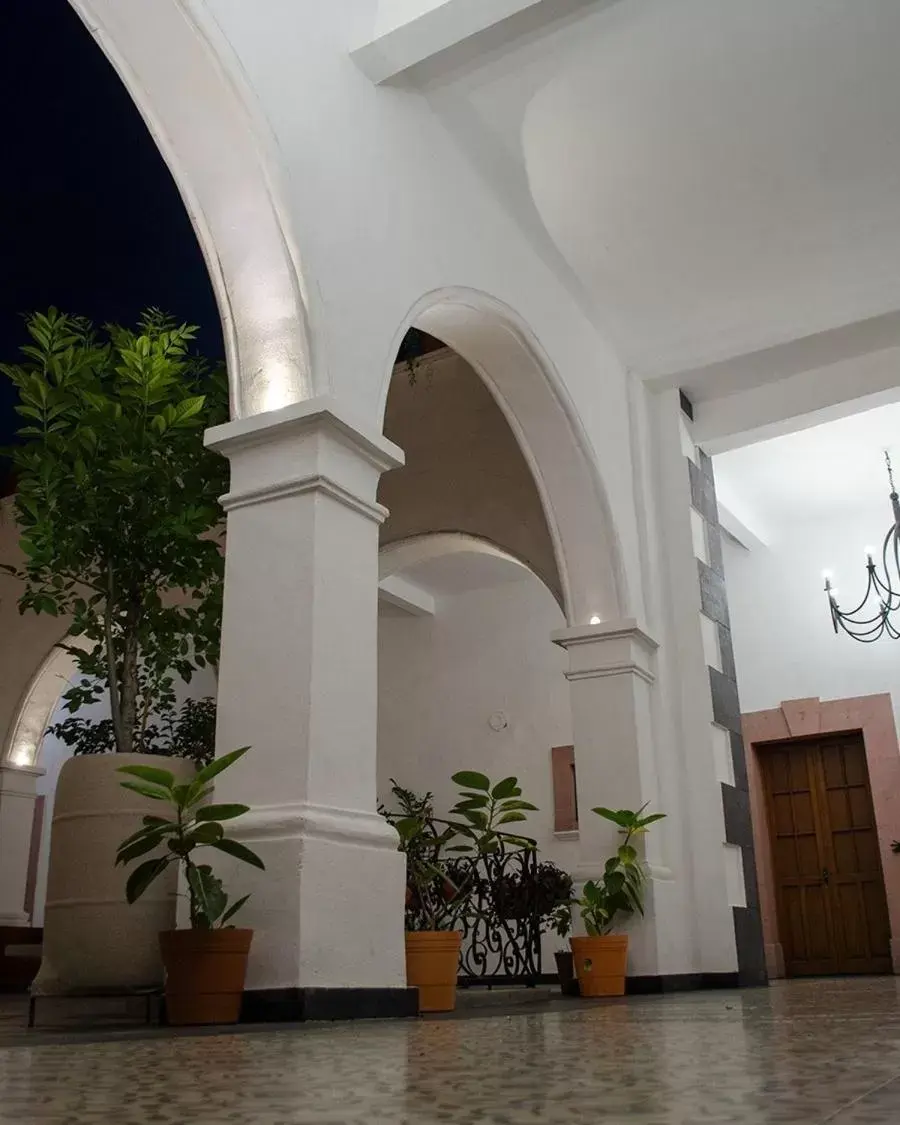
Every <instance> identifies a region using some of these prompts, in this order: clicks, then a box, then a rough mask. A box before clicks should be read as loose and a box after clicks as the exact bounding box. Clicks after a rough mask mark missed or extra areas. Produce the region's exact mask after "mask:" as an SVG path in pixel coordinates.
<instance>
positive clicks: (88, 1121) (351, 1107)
mask: <svg viewBox="0 0 900 1125" xmlns="http://www.w3.org/2000/svg"><path fill="white" fill-rule="evenodd" d="M8 1010H9V1009H7V1011H8ZM5 1022H6V1026H7V1034H6V1036H5V1038H4V1035H3V1033H2V1032H0V1125H31V1123H34V1125H101V1123H102V1125H108V1123H110V1125H220V1123H221V1125H226V1123H227V1125H339V1123H347V1125H356V1123H362V1122H365V1123H378V1125H380V1123H385V1125H414V1123H415V1125H430V1123H433V1122H434V1123H436V1122H452V1123H454V1125H519V1123H522V1125H524V1123H536V1122H541V1123H545V1125H552V1123H556V1122H559V1123H560V1125H569V1123H575V1122H579V1123H580V1122H585V1123H587V1122H591V1123H597V1122H601V1123H606V1125H705V1123H710V1125H731V1123H733V1125H825V1123H828V1125H887V1123H891V1125H898V1123H900V987H898V982H895V980H894V979H893V978H878V979H863V980H835V981H796V982H791V983H782V984H776V985H773V986H772V987H770V988H769V989H754V990H750V991H745V992H706V993H692V994H682V995H674V996H667V997H641V998H633V999H629V1000H625V1001H614V1002H607V1003H602V1004H599V1005H598V1006H596V1007H583V1006H579V1007H577V1008H574V1009H571V1010H562V1009H558V1008H557V1009H551V1010H548V1011H542V1012H540V1013H539V1012H537V1011H531V1010H530V1009H529V1008H527V1007H526V1008H523V1010H522V1013H521V1014H516V1015H504V1016H485V1018H470V1019H464V1020H450V1021H437V1022H425V1021H419V1020H408V1021H397V1022H391V1023H357V1024H333V1025H321V1024H320V1025H313V1024H308V1025H305V1026H303V1027H301V1028H299V1029H295V1030H287V1031H276V1032H272V1031H266V1032H262V1033H248V1034H238V1035H234V1034H231V1035H215V1036H204V1037H178V1038H174V1037H167V1036H159V1035H157V1036H156V1037H153V1038H140V1039H137V1038H130V1037H119V1038H116V1037H115V1035H116V1033H115V1032H108V1033H107V1041H105V1042H89V1041H86V1040H85V1038H84V1037H79V1036H76V1035H70V1036H69V1041H67V1042H65V1043H60V1042H57V1041H54V1040H53V1037H52V1035H51V1034H49V1033H42V1032H38V1033H37V1034H34V1035H32V1036H31V1037H30V1038H29V1039H27V1040H24V1041H23V1038H22V1035H21V1032H20V1031H17V1032H16V1034H12V1029H11V1027H10V1023H9V1020H8V1019H7V1021H5ZM120 1034H121V1033H120ZM110 1036H113V1038H110ZM23 1042H24V1043H25V1045H23Z"/></svg>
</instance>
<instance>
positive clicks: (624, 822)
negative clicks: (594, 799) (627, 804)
mask: <svg viewBox="0 0 900 1125" xmlns="http://www.w3.org/2000/svg"><path fill="white" fill-rule="evenodd" d="M591 812H595V813H596V814H597V816H602V817H603V819H604V820H609V821H612V823H613V824H617V825H618V826H619V827H620V828H627V827H628V826H629V824H630V823H631V820H630V817H631V816H633V815H634V814H633V813H629V812H628V810H627V809H619V810H618V811H614V810H613V809H604V808H597V809H591Z"/></svg>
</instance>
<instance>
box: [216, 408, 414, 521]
mask: <svg viewBox="0 0 900 1125" xmlns="http://www.w3.org/2000/svg"><path fill="white" fill-rule="evenodd" d="M205 444H206V446H207V448H209V449H215V450H216V451H217V452H218V453H221V454H222V455H223V456H224V457H227V458H228V460H229V461H230V462H231V488H230V490H229V491H228V493H227V494H226V495H225V496H223V497H222V506H223V507H224V508H225V510H226V511H232V510H234V509H235V508H243V507H248V506H251V505H256V504H264V503H267V502H269V501H273V500H281V499H284V498H286V497H289V496H300V495H303V494H307V493H311V492H324V493H325V494H327V495H329V496H330V497H331V498H332V499H334V500H337V501H338V502H340V503H343V504H345V505H346V506H347V507H350V508H353V509H355V510H356V511H358V512H359V513H360V514H361V515H364V516H368V517H369V518H370V519H372V520H374V521H375V522H378V523H380V522H381V521H382V520H383V519H384V516H385V514H386V513H385V511H384V509H383V508H381V506H380V505H378V504H376V503H375V493H376V490H377V487H378V480H379V477H380V476H381V474H382V473H383V472H386V471H387V470H388V469H396V468H399V467H400V466H401V465H402V464H403V462H404V456H403V452H402V450H400V449H399V448H398V447H397V446H396V445H394V443H393V442H391V441H388V440H387V438H385V437H384V436H383V435H382V434H379V433H377V432H376V431H374V430H369V429H368V428H367V427H366V426H365V425H363V424H361V423H360V422H359V421H358V420H357V419H355V418H353V416H352V413H350V412H348V411H347V409H346V407H345V406H344V405H343V404H341V403H338V402H337V400H336V399H333V398H331V397H330V396H329V397H320V398H314V399H307V400H306V401H305V402H298V403H294V404H293V405H291V406H286V407H284V408H283V409H282V410H274V411H272V412H270V413H267V414H257V415H254V416H253V417H251V418H240V419H237V420H235V421H233V422H226V423H225V424H224V425H222V426H214V427H213V428H212V429H210V430H207V432H206V436H205Z"/></svg>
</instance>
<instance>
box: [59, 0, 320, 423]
mask: <svg viewBox="0 0 900 1125" xmlns="http://www.w3.org/2000/svg"><path fill="white" fill-rule="evenodd" d="M70 3H71V4H72V6H73V8H74V9H75V10H76V12H77V13H78V15H79V16H80V17H81V19H82V20H83V21H84V23H85V25H86V26H87V27H88V29H89V30H90V32H91V34H92V35H93V36H94V38H95V39H96V41H97V43H98V44H99V45H100V47H101V49H102V50H103V52H104V53H105V54H106V56H107V58H108V59H109V61H110V62H111V64H112V65H113V67H114V68H115V70H116V71H117V73H118V74H119V76H120V78H121V79H122V81H123V82H124V84H125V86H126V87H127V89H128V92H129V93H130V94H131V97H132V98H133V100H134V102H135V104H136V105H137V107H138V109H139V111H140V113H141V115H142V116H143V118H144V121H145V122H146V124H147V128H148V129H149V130H150V133H151V135H152V136H153V139H154V141H155V142H156V144H157V146H158V148H159V150H160V152H161V153H162V156H163V159H164V160H165V161H166V164H167V165H168V167H169V170H170V172H171V173H172V176H173V178H174V180H175V182H176V184H177V185H178V189H179V191H180V192H181V196H182V199H183V200H184V204H185V207H186V208H187V211H188V214H189V215H190V218H191V222H192V224H193V226H194V230H195V232H196V235H197V239H198V241H199V243H200V246H201V248H202V250H203V255H204V257H205V259H206V265H207V268H208V270H209V274H210V278H211V280H212V284H213V288H214V290H215V294H216V300H217V302H218V305H219V312H220V315H221V318H222V328H223V335H224V338H225V348H226V353H227V354H226V359H227V362H228V371H229V378H230V383H231V399H232V407H231V409H232V415H233V416H234V417H243V416H246V415H252V414H260V413H262V412H264V411H268V410H276V409H278V408H279V407H282V406H287V405H289V404H290V403H294V402H299V401H301V400H303V399H306V398H310V397H311V396H312V395H313V394H316V393H322V392H323V391H324V390H325V389H326V388H323V387H318V386H316V385H315V383H314V379H313V375H312V367H311V361H310V355H309V346H308V333H307V324H306V302H305V299H304V294H303V290H302V281H301V274H300V270H299V268H298V259H297V254H296V251H295V248H294V246H293V245H292V241H291V237H290V234H289V223H288V221H287V218H286V208H285V206H284V204H283V203H282V200H281V189H280V186H279V183H278V177H277V175H276V172H275V168H274V161H273V160H272V159H271V158H270V156H269V155H268V153H267V152H266V151H265V149H266V148H267V147H268V131H267V127H266V125H265V124H264V122H263V121H262V119H261V115H260V114H258V113H257V111H256V110H255V108H254V103H253V100H252V95H250V93H249V91H248V90H247V89H246V88H245V84H244V82H243V79H242V76H241V74H240V68H239V65H238V64H237V62H236V60H234V59H233V58H232V57H231V53H230V48H229V47H228V45H227V44H226V42H225V39H224V36H222V35H221V34H219V33H218V32H217V30H216V28H215V26H214V24H213V23H212V21H211V19H210V18H209V16H207V15H201V7H200V5H198V4H196V3H195V2H194V0H129V2H128V3H125V4H123V3H121V0H70Z"/></svg>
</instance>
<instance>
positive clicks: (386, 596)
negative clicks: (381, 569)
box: [378, 574, 434, 617]
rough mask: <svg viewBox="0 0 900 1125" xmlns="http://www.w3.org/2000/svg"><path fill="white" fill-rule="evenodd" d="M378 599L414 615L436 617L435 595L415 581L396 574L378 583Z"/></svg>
mask: <svg viewBox="0 0 900 1125" xmlns="http://www.w3.org/2000/svg"><path fill="white" fill-rule="evenodd" d="M378 600H379V601H382V602H387V603H388V604H389V605H393V606H396V607H397V608H398V609H404V610H406V612H407V613H409V614H411V615H412V616H413V617H434V597H433V596H432V595H431V594H429V593H428V591H427V590H423V589H422V587H421V586H417V585H416V584H415V582H410V581H409V579H408V578H400V577H399V575H396V574H392V575H390V577H388V578H382V580H381V581H380V582H379V583H378Z"/></svg>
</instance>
